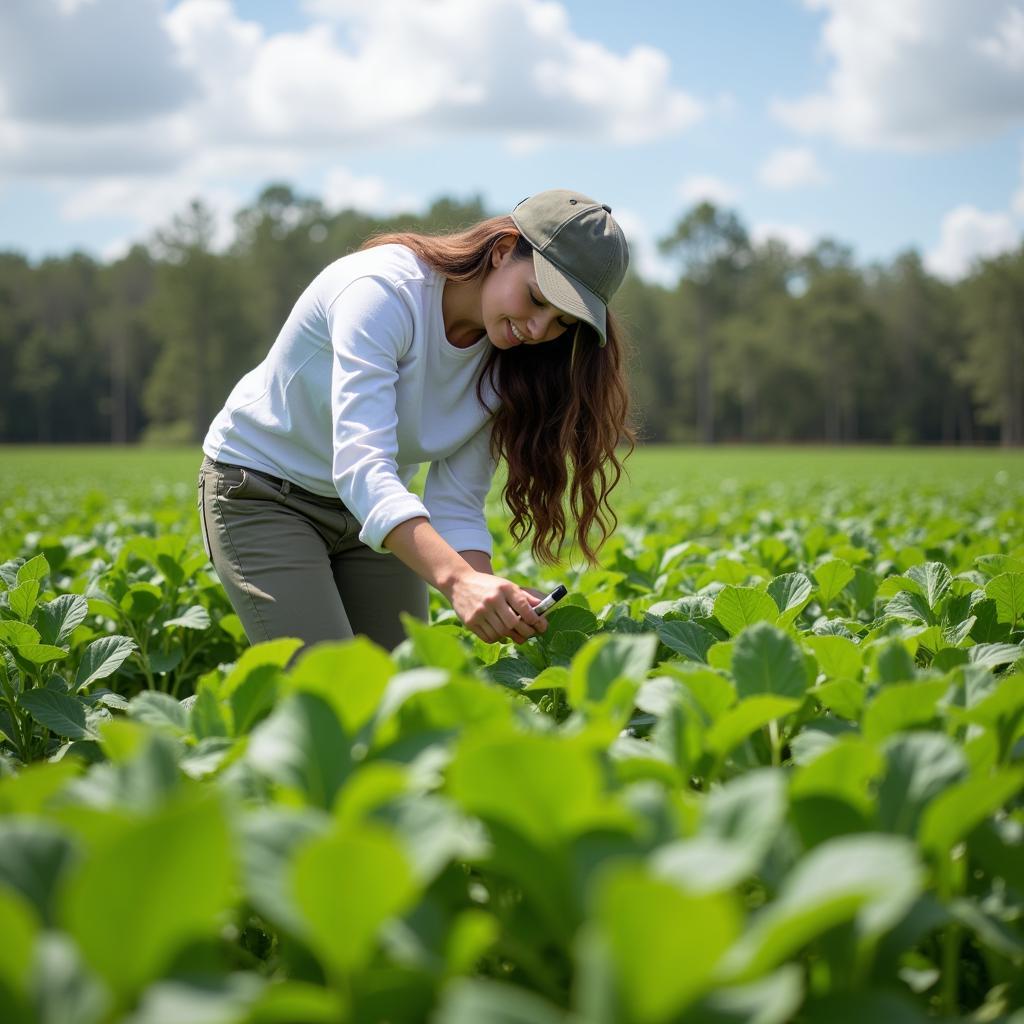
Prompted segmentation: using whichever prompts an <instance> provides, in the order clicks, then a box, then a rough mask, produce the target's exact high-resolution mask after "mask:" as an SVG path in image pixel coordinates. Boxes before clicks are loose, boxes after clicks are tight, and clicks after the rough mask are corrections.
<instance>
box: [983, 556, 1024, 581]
mask: <svg viewBox="0 0 1024 1024" xmlns="http://www.w3.org/2000/svg"><path fill="white" fill-rule="evenodd" d="M974 564H975V565H976V566H977V567H978V571H979V572H981V574H982V575H983V576H985V577H987V578H988V579H992V578H994V577H995V576H1001V575H1002V574H1003V573H1007V572H1019V573H1024V557H1021V558H1014V557H1012V556H1011V555H980V556H979V557H977V558H975V560H974Z"/></svg>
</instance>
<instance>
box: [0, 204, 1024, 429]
mask: <svg viewBox="0 0 1024 1024" xmlns="http://www.w3.org/2000/svg"><path fill="white" fill-rule="evenodd" d="M488 215H489V212H488V211H487V210H485V209H484V207H483V205H482V202H481V201H480V199H479V198H475V199H470V200H466V201H458V200H453V199H450V198H442V199H439V200H437V201H435V202H434V203H433V204H432V205H431V207H430V209H429V210H428V211H427V212H426V213H425V214H423V215H419V216H412V215H397V216H394V217H388V218H379V217H373V216H371V215H368V214H365V213H360V212H357V211H355V210H344V211H342V212H340V213H329V212H328V211H327V210H326V209H325V208H324V206H323V204H322V203H321V202H320V201H319V200H317V199H315V198H312V197H307V196H302V195H299V194H297V193H296V192H295V191H294V190H293V189H292V188H291V187H290V186H288V185H283V184H276V185H271V186H269V187H267V188H265V189H264V190H263V192H262V193H261V194H260V195H259V197H258V198H257V199H256V201H255V202H254V203H253V204H252V205H251V206H249V207H246V208H245V209H243V210H241V211H240V212H239V213H238V214H237V216H236V219H235V235H234V241H233V243H232V244H231V245H230V246H229V247H228V248H227V249H226V250H224V251H216V250H215V248H214V244H213V243H214V230H215V221H214V218H213V215H212V213H211V212H210V210H209V209H208V208H207V207H206V206H204V204H203V203H202V202H201V201H199V200H196V201H193V202H192V203H191V204H190V205H189V207H188V209H186V210H185V211H183V212H182V213H180V214H178V215H176V216H174V217H173V218H172V219H171V222H170V223H169V224H168V225H167V226H166V227H165V228H164V229H162V230H159V231H157V232H156V233H155V235H154V236H153V238H152V239H151V240H150V241H149V243H148V244H146V245H142V244H139V245H136V246H134V247H133V248H132V249H131V250H130V251H129V252H128V253H127V254H126V255H125V256H124V257H122V258H120V259H117V260H113V261H111V262H108V263H103V262H99V261H97V260H95V259H93V258H91V257H90V256H87V255H84V254H82V253H73V254H71V255H69V256H66V257H60V258H48V259H44V260H42V261H39V262H38V263H35V264H33V263H32V262H30V261H29V260H28V259H26V258H25V257H24V256H23V255H20V254H18V253H15V252H5V253H0V441H3V442H48V443H58V442H105V441H109V442H115V443H129V442H136V441H150V442H197V441H198V440H200V439H201V438H202V437H203V435H204V434H205V432H206V429H207V427H208V425H209V423H210V420H211V419H212V418H213V416H214V415H215V414H216V412H217V411H218V410H219V409H220V407H221V405H222V404H223V402H224V399H225V398H226V396H227V394H228V392H229V391H230V390H231V388H232V387H233V386H234V384H235V382H236V381H237V380H238V378H239V377H240V376H241V375H242V374H243V373H244V372H246V371H247V370H249V369H250V368H252V367H253V366H254V365H256V363H258V362H259V361H260V360H261V359H262V358H263V356H264V354H265V353H266V350H267V348H268V347H269V346H270V344H271V343H272V341H273V339H274V338H275V337H276V335H277V332H278V330H279V328H280V327H281V325H282V324H283V323H284V320H285V318H286V317H287V315H288V313H289V311H290V310H291V307H292V304H293V303H294V302H295V300H296V298H298V296H299V294H300V293H301V292H302V290H303V289H304V288H305V287H306V285H307V284H308V283H309V282H310V281H311V280H312V278H313V277H314V276H315V275H316V274H317V272H318V271H319V270H321V269H322V268H323V267H324V266H326V265H327V264H328V263H330V262H331V261H332V260H334V259H336V258H337V257H339V256H342V255H344V254H346V253H349V252H351V251H353V250H355V249H356V248H358V247H359V245H360V244H361V243H362V242H363V241H364V240H365V239H366V238H368V237H369V236H370V235H372V234H375V233H377V232H380V231H393V230H414V231H424V232H440V231H448V230H453V229H456V228H459V227H464V226H467V225H469V224H471V223H473V222H475V221H477V220H479V219H481V218H483V217H485V216H488ZM659 244H660V246H661V250H662V252H663V254H664V255H665V256H666V257H667V258H669V259H671V260H672V261H674V265H675V266H676V267H678V271H679V279H678V283H677V285H676V286H675V287H671V288H669V287H664V286H661V285H659V284H656V283H653V282H650V281H647V280H644V279H643V278H642V277H640V276H639V275H638V274H637V273H636V272H635V270H633V269H631V271H630V273H629V275H628V276H627V278H626V281H625V282H624V283H623V285H622V287H621V289H620V290H619V293H618V294H617V295H616V297H615V301H614V303H613V308H614V309H615V311H616V312H617V314H618V315H619V317H620V319H621V321H622V322H623V323H624V324H625V327H626V330H627V334H628V336H629V338H630V340H631V344H630V357H629V364H630V370H631V387H632V390H633V397H634V409H635V412H636V419H637V421H638V426H639V431H640V436H641V439H642V440H644V441H648V442H658V441H667V442H701V443H706V444H709V443H714V442H734V441H740V442H763V441H776V442H806V441H824V442H829V443H853V442H898V443H947V444H951V443H958V444H974V443H993V442H1000V443H1002V444H1006V445H1017V444H1021V443H1024V244H1022V245H1021V246H1020V247H1018V248H1017V249H1016V250H1015V251H1013V252H1010V253H1007V254H1004V255H1001V256H998V257H996V258H993V259H987V260H982V261H978V262H976V263H975V265H974V266H973V268H972V270H971V272H970V273H969V274H968V275H967V276H966V277H965V278H963V279H962V280H960V281H958V282H956V283H954V284H950V283H947V282H944V281H942V280H940V279H938V278H936V277H934V276H932V275H931V274H929V273H928V272H927V270H926V269H925V268H924V266H923V264H922V260H921V257H920V255H919V254H918V253H917V252H916V251H913V250H908V251H906V252H904V253H901V254H900V255H898V256H897V257H896V258H895V259H894V260H893V261H892V262H891V263H890V264H880V263H873V264H871V265H868V266H865V267H860V266H858V265H857V264H856V263H855V261H854V257H853V253H852V251H851V249H850V248H849V247H848V246H845V245H843V244H842V243H840V242H838V241H836V240H834V239H822V240H820V241H819V242H818V243H817V245H816V246H815V247H814V249H813V250H811V251H810V252H808V253H805V254H797V253H794V252H792V251H791V250H790V249H789V248H787V246H786V245H785V244H784V243H782V242H780V241H776V240H769V241H767V242H765V243H761V244H756V243H754V242H753V241H752V239H751V238H750V236H749V234H748V232H747V229H746V227H745V226H744V225H743V223H742V222H741V220H740V219H739V217H738V216H737V215H736V214H735V213H734V212H732V211H730V210H727V209H722V208H718V207H716V206H714V205H712V204H710V203H706V202H705V203H700V204H698V205H696V206H694V207H693V208H692V209H690V210H689V211H688V212H686V213H685V215H684V216H682V217H681V219H680V220H679V222H678V223H677V224H676V226H675V227H674V228H673V230H672V231H671V232H670V233H669V234H668V235H667V236H666V237H665V238H663V239H661V240H660V243H659ZM634 262H635V261H634Z"/></svg>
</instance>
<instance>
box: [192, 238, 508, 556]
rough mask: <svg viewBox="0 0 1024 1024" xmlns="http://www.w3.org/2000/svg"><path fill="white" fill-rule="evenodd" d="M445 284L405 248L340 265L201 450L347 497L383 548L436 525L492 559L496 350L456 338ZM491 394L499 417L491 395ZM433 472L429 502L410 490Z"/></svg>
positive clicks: (327, 274) (291, 322)
mask: <svg viewBox="0 0 1024 1024" xmlns="http://www.w3.org/2000/svg"><path fill="white" fill-rule="evenodd" d="M444 282H445V278H444V276H443V275H442V274H440V273H439V272H438V271H436V270H434V269H433V268H432V267H430V266H429V265H427V264H425V263H424V262H422V261H421V260H420V259H419V258H418V257H417V256H416V255H415V254H414V253H413V252H412V251H411V250H410V249H408V248H406V247H405V246H402V245H382V246H377V247H375V248H371V249H366V250H363V251H361V252H356V253H353V254H351V255H350V256H345V257H344V258H342V259H339V260H336V261H335V262H334V263H332V264H330V265H329V266H328V267H326V268H325V269H324V270H323V271H321V272H320V274H318V275H317V277H316V278H314V280H313V281H312V283H311V284H310V285H309V287H308V288H307V289H306V290H305V291H304V292H303V293H302V295H301V296H300V297H299V300H298V301H297V302H296V304H295V307H294V308H293V309H292V312H291V314H290V315H289V317H288V319H287V320H286V321H285V324H284V327H283V328H282V329H281V332H280V334H278V336H277V340H276V341H275V342H274V344H273V345H272V346H271V348H270V351H269V352H268V353H267V357H266V358H265V359H264V360H263V362H262V363H260V364H259V366H257V367H256V368H255V369H254V370H251V371H250V372H249V373H247V374H246V375H245V376H244V377H243V378H242V379H241V380H240V381H239V382H238V384H237V385H236V386H235V388H234V390H233V391H232V392H231V394H230V395H229V396H228V400H227V402H226V404H225V405H224V408H223V409H222V410H221V411H220V412H219V413H218V414H217V416H216V417H215V419H214V421H213V423H212V424H211V426H210V430H209V432H208V433H207V435H206V439H205V440H204V442H203V451H204V452H205V453H206V454H207V455H208V456H209V457H210V458H211V459H215V460H220V461H222V462H229V463H233V464H235V465H239V466H245V467H248V468H251V469H256V470H262V471H263V472H265V473H270V474H272V475H273V476H278V477H282V478H283V479H286V480H291V481H292V482H293V483H295V484H298V485H299V486H300V487H304V488H306V490H309V491H312V492H313V493H314V494H322V495H325V496H338V497H340V498H341V500H342V501H343V502H344V504H345V506H346V507H347V508H348V509H349V511H351V512H352V513H353V515H355V516H356V518H357V519H358V520H359V522H360V523H361V524H362V530H361V531H360V534H359V538H360V540H362V541H363V542H364V543H365V544H367V545H369V546H370V547H371V548H373V549H374V550H377V551H384V550H385V549H384V548H383V546H382V542H383V540H384V538H385V537H386V536H387V535H388V533H390V532H391V530H393V529H394V528H395V527H396V526H397V525H398V524H399V523H401V522H404V521H405V520H407V519H412V518H414V517H417V516H426V517H428V518H429V519H430V520H431V523H432V525H433V526H434V528H435V529H436V530H437V532H438V533H440V534H441V536H442V537H444V539H445V540H446V541H448V543H449V544H451V546H452V547H453V548H455V550H456V551H466V550H478V551H485V552H487V554H490V553H491V536H490V533H489V532H488V530H487V524H486V521H485V519H484V512H483V506H484V499H485V498H486V496H487V492H488V490H489V488H490V483H491V477H492V475H493V472H494V464H493V461H492V459H491V457H490V413H489V412H488V411H487V409H485V408H484V407H483V406H482V405H481V404H480V402H479V400H478V399H477V395H476V381H477V377H478V374H479V371H480V368H481V363H482V361H483V359H484V358H485V356H486V355H487V352H488V350H489V349H490V347H491V346H490V342H489V341H488V340H487V338H486V336H485V337H484V338H482V339H481V340H480V341H478V342H476V343H475V344H473V345H471V346H470V347H469V348H456V347H455V346H454V345H452V344H451V342H449V341H448V339H447V337H446V336H445V330H444V318H443V315H442V310H441V296H442V291H443V287H444ZM484 397H485V399H486V401H487V403H488V405H490V406H491V407H492V408H494V407H496V403H497V399H496V397H495V395H494V393H493V391H492V390H491V389H490V388H489V387H488V388H485V390H484ZM424 462H429V463H430V468H429V470H428V473H427V482H426V487H425V489H424V494H423V500H422V501H421V500H420V499H419V498H418V497H416V495H414V494H412V493H411V492H410V491H409V489H408V484H409V482H410V481H411V480H412V478H413V476H414V475H415V474H416V471H417V469H418V468H419V466H420V465H421V464H422V463H424Z"/></svg>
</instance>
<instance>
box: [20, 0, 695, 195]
mask: <svg viewBox="0 0 1024 1024" xmlns="http://www.w3.org/2000/svg"><path fill="white" fill-rule="evenodd" d="M65 6H66V10H67V13H62V8H61V7H60V6H59V0H35V2H34V3H32V4H29V3H28V2H27V0H23V2H19V3H16V4H14V5H11V4H4V5H0V40H2V41H3V42H0V58H4V59H0V142H3V143H4V144H3V145H2V146H0V172H6V173H8V174H21V175H26V176H28V175H33V176H36V177H38V176H40V175H50V174H58V175H63V174H71V173H75V172H78V173H81V174H83V175H88V174H110V173H113V172H115V171H117V170H121V169H124V168H127V169H129V170H137V171H139V172H151V171H153V170H154V169H163V170H169V169H171V168H173V167H175V166H180V165H181V164H182V163H185V162H188V161H189V160H191V159H192V157H193V155H194V154H195V153H197V152H202V153H207V152H210V151H214V150H218V149H220V148H222V147H224V146H236V147H238V146H245V147H249V148H250V149H263V148H270V149H278V150H279V149H281V148H282V147H288V148H289V149H291V150H292V151H293V152H295V153H297V154H300V155H302V156H304V157H305V158H307V159H309V160H312V159H314V158H322V156H323V155H324V153H325V152H328V153H329V152H332V151H333V152H338V151H344V150H346V149H350V148H353V147H356V146H361V145H365V144H367V143H378V142H384V143H387V144H389V145H394V144H395V143H396V142H397V143H405V144H415V143H419V142H433V141H436V140H438V139H440V138H450V137H453V136H459V135H468V134H478V133H486V134H492V135H494V136H496V137H498V138H500V139H505V140H510V141H511V140H515V139H517V138H522V137H524V136H526V137H534V138H538V139H541V140H543V141H545V142H548V143H550V142H557V141H560V140H564V139H569V138H572V139H587V140H598V141H602V142H606V143H612V144H622V145H626V144H632V143H639V142H644V141H647V140H650V139H654V138H659V137H663V136H666V135H670V134H673V133H675V132H678V131H680V130H683V129H685V128H686V127H688V126H689V125H691V124H693V123H694V122H695V121H697V120H699V119H700V118H701V117H702V116H704V107H703V106H702V105H701V104H700V103H698V102H697V101H696V100H695V99H693V98H692V97H690V96H688V95H687V94H685V93H683V92H682V91H680V90H679V89H677V88H675V87H674V86H673V85H672V83H671V81H670V72H671V68H670V65H669V61H668V58H667V57H666V56H665V54H664V53H663V52H662V51H660V50H658V49H656V48H654V47H651V46H634V47H632V48H631V49H630V50H628V51H626V52H625V53H615V52H612V51H611V50H609V49H608V48H606V47H605V46H603V45H602V44H600V43H597V42H594V41H592V40H589V39H587V38H585V37H584V36H582V35H580V34H578V32H577V31H574V28H573V26H572V25H571V24H570V22H569V17H568V14H567V12H566V10H565V8H564V7H562V6H561V5H560V4H558V3H550V2H545V0H490V2H488V3H486V4H481V3H479V2H478V0H431V2H430V3H417V4H410V3H407V2H406V0H375V2H373V3H369V4H363V3H358V4H357V3H351V2H333V3H328V2H321V3H314V4H309V5H307V7H308V9H309V10H310V11H311V12H312V13H313V14H314V15H315V16H316V17H317V18H318V19H319V20H317V21H315V22H314V23H313V24H311V25H310V26H309V27H308V28H306V29H304V30H302V31H296V32H279V33H276V34H272V35H271V34H268V33H267V32H266V31H265V30H264V29H263V28H262V27H261V26H260V25H259V24H257V23H254V22H247V21H244V20H243V19H241V18H240V17H239V16H238V15H237V13H236V12H235V10H234V8H233V6H232V5H231V4H230V3H229V2H228V0H182V2H180V3H178V4H177V5H176V6H174V7H173V8H171V9H170V10H168V11H167V12H166V13H165V12H164V4H163V3H162V2H161V0H91V2H89V3H81V4H79V5H77V6H71V5H70V4H66V5H65ZM29 12H31V13H29ZM40 54H42V56H43V57H44V58H49V59H40ZM63 57H66V58H67V59H62V58H63ZM55 69H56V70H55ZM97 126H99V128H100V133H99V136H98V137H97V135H96V128H97Z"/></svg>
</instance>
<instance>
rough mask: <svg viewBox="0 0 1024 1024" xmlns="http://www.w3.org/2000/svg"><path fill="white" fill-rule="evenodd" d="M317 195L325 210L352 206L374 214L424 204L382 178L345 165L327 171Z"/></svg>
mask: <svg viewBox="0 0 1024 1024" xmlns="http://www.w3.org/2000/svg"><path fill="white" fill-rule="evenodd" d="M320 195H321V197H322V199H323V202H324V206H325V207H326V208H327V209H328V210H331V211H335V210H345V209H356V210H364V211H366V212H367V213H373V214H377V215H378V216H383V215H387V214H392V213H403V212H406V211H414V210H421V209H422V208H423V206H424V204H423V201H422V200H420V199H417V198H416V197H415V196H413V195H411V194H409V193H399V192H396V191H395V190H394V189H393V188H392V186H391V185H389V184H388V183H387V182H386V181H385V180H384V179H383V178H378V177H375V176H372V175H371V176H364V177H360V176H359V175H356V174H353V173H352V171H350V170H349V169H348V168H346V167H335V168H333V169H332V170H330V171H328V173H327V175H326V176H325V177H324V184H323V188H322V189H321V190H320Z"/></svg>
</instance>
